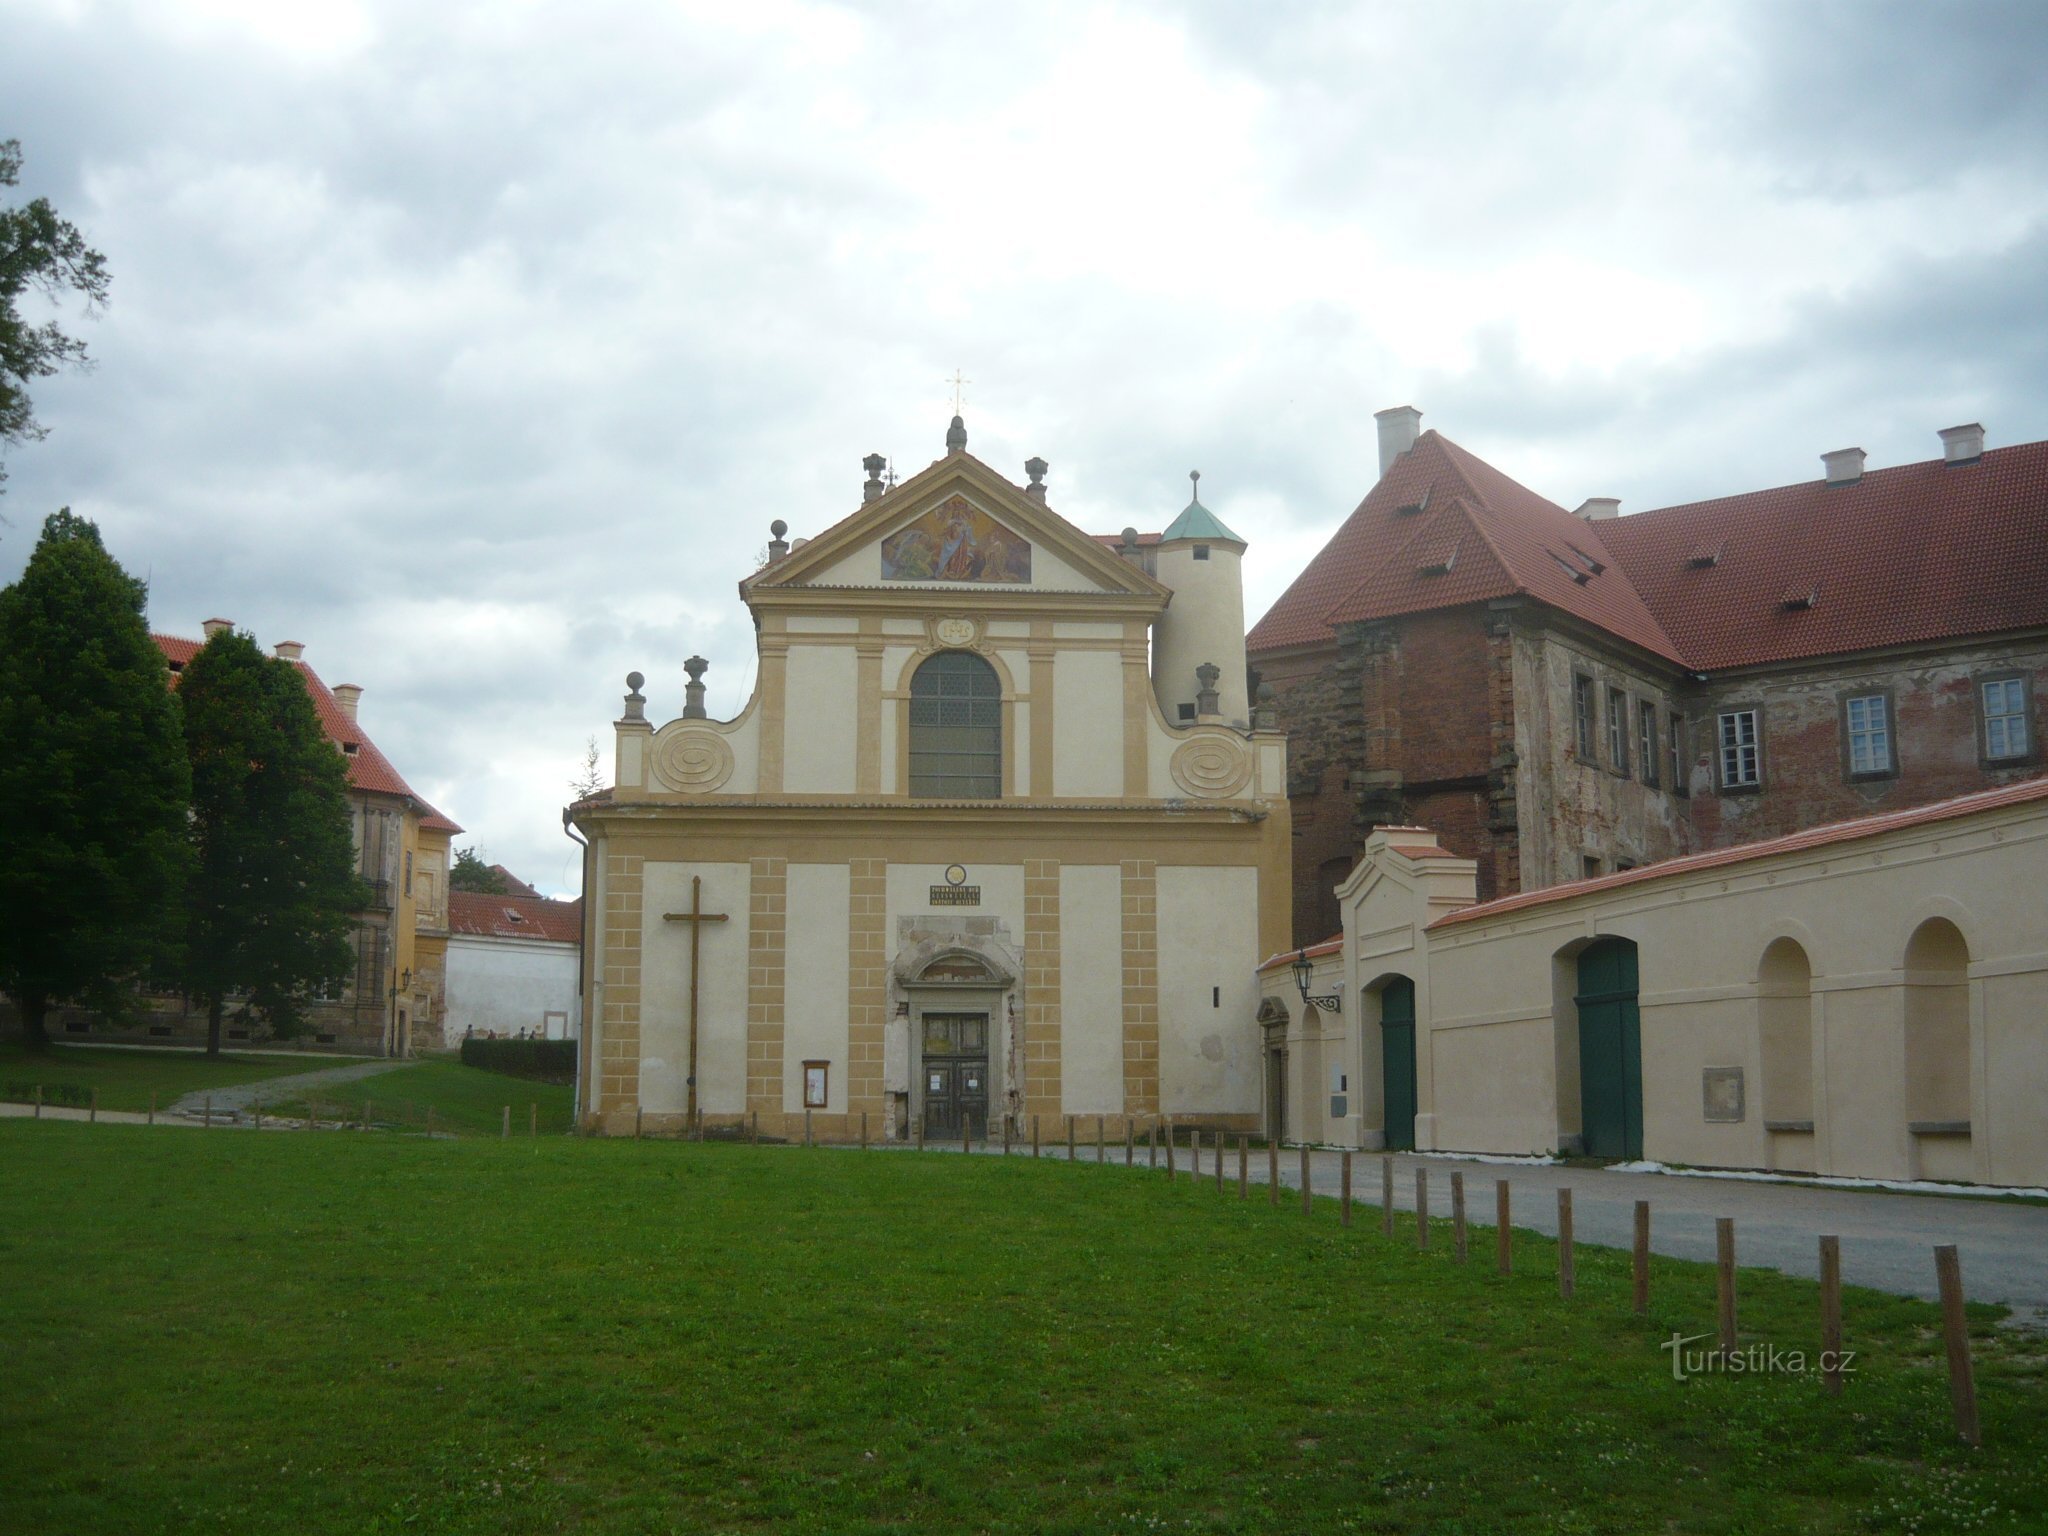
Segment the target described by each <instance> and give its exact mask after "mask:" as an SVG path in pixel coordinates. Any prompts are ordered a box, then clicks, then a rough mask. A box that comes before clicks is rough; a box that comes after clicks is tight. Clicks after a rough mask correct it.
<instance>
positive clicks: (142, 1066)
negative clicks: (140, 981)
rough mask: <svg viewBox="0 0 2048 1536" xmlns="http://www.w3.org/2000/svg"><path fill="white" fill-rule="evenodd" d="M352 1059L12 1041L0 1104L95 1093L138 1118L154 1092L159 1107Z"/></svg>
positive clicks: (81, 1099)
mask: <svg viewBox="0 0 2048 1536" xmlns="http://www.w3.org/2000/svg"><path fill="white" fill-rule="evenodd" d="M354 1059H355V1058H353V1057H346V1056H341V1057H337V1056H329V1055H326V1054H324V1053H322V1052H315V1051H308V1052H307V1053H306V1054H305V1055H303V1056H236V1055H233V1054H231V1053H226V1052H224V1053H222V1054H221V1055H220V1056H218V1057H213V1058H209V1057H208V1056H207V1054H206V1053H205V1052H204V1051H130V1050H121V1049H119V1048H107V1049H100V1048H98V1047H91V1048H85V1047H80V1046H75V1045H52V1046H51V1047H50V1048H49V1049H48V1050H46V1051H30V1050H27V1049H26V1048H24V1047H23V1046H21V1045H20V1044H18V1043H15V1042H13V1041H0V1099H10V1100H13V1101H14V1102H15V1103H17V1104H19V1103H26V1102H27V1101H29V1100H30V1099H32V1098H34V1096H35V1090H36V1086H37V1084H41V1085H42V1088H43V1102H44V1103H46V1104H64V1103H75V1104H77V1105H79V1106H80V1107H83V1106H84V1105H86V1104H87V1103H89V1102H90V1099H91V1094H92V1090H93V1089H95V1088H97V1089H99V1091H100V1108H101V1109H128V1110H134V1111H135V1112H136V1113H138V1114H139V1113H141V1112H142V1111H144V1110H146V1109H148V1108H149V1096H150V1094H151V1093H154V1094H155V1095H156V1103H157V1108H159V1109H162V1108H164V1107H166V1106H167V1105H169V1104H170V1102H171V1101H172V1100H173V1099H176V1098H179V1097H181V1096H182V1095H184V1094H188V1093H196V1092H200V1091H202V1090H204V1089H207V1088H232V1087H234V1086H236V1085H237V1084H240V1083H254V1082H260V1081H261V1080H263V1079H264V1078H269V1077H285V1076H288V1075H290V1074H291V1073H294V1072H316V1071H318V1070H319V1069H320V1068H322V1067H334V1066H342V1065H345V1064H347V1063H348V1062H349V1061H352V1060H354Z"/></svg>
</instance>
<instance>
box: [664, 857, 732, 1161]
mask: <svg viewBox="0 0 2048 1536" xmlns="http://www.w3.org/2000/svg"><path fill="white" fill-rule="evenodd" d="M661 920H662V921H663V922H664V923H688V924H689V925H690V1112H689V1116H690V1117H689V1124H691V1125H695V1124H696V1123H697V972H698V970H699V968H700V956H701V954H702V951H701V950H700V949H699V947H698V945H699V940H700V937H701V935H702V934H703V932H704V925H705V924H706V923H722V922H724V921H725V920H726V914H725V913H723V912H706V911H705V910H704V877H703V876H701V875H692V876H690V910H689V911H687V912H664V913H662V914H661Z"/></svg>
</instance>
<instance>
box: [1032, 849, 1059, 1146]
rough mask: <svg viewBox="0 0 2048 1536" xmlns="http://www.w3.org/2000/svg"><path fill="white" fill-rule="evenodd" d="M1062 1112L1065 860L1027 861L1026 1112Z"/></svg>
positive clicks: (1044, 1113) (1041, 1113)
mask: <svg viewBox="0 0 2048 1536" xmlns="http://www.w3.org/2000/svg"><path fill="white" fill-rule="evenodd" d="M1059 1112H1060V863H1059V860H1058V859H1026V860H1025V861H1024V1113H1025V1114H1027V1115H1045V1116H1057V1115H1058V1114H1059Z"/></svg>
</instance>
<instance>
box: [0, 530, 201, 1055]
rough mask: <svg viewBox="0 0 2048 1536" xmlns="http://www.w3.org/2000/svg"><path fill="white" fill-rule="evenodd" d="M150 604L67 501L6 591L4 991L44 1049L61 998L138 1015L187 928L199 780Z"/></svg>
mask: <svg viewBox="0 0 2048 1536" xmlns="http://www.w3.org/2000/svg"><path fill="white" fill-rule="evenodd" d="M143 599H144V591H143V585H142V583H141V582H139V581H137V580H136V579H135V578H134V577H132V576H130V575H129V574H128V573H127V572H126V571H124V570H122V569H121V567H120V564H119V563H118V562H117V561H115V559H114V558H113V556H111V555H109V554H108V553H107V551H106V548H105V546H104V545H102V544H101V542H100V535H99V530H98V529H97V528H95V527H94V526H93V525H92V524H91V523H90V522H89V521H87V520H86V519H85V518H82V517H78V516H75V515H74V514H73V513H72V511H71V509H70V508H68V507H67V508H65V509H64V510H63V511H61V512H58V513H56V514H55V515H54V516H52V517H51V518H50V519H49V520H48V521H47V522H46V523H44V524H43V534H42V538H41V539H40V540H38V541H37V544H36V548H35V553H34V554H33V555H31V556H30V557H29V562H28V566H27V568H26V569H25V570H23V572H22V573H21V579H20V580H19V581H17V582H16V583H15V584H14V585H13V586H11V587H9V588H7V589H6V590H5V591H4V592H0V988H4V989H5V990H6V992H7V993H8V994H9V995H10V996H12V997H13V999H14V1001H15V1004H16V1006H17V1007H18V1008H19V1009H20V1010H21V1016H22V1023H23V1025H24V1027H25V1029H26V1032H27V1035H28V1039H29V1043H30V1044H31V1045H32V1046H37V1047H40V1046H42V1045H43V1044H45V1043H46V1042H47V1038H48V1037H47V1034H46V1031H45V1028H44V1019H45V1017H46V1015H47V1013H48V1010H49V1008H50V1006H51V1005H52V1004H53V1003H62V1002H81V1003H87V1004H90V1005H92V1006H94V1007H98V1008H103V1009H106V1010H107V1011H109V1012H121V1011H123V1010H124V1009H125V1008H126V1007H127V1006H128V1005H129V1004H130V1003H131V1002H132V1000H133V983H134V982H135V981H136V980H138V979H140V978H142V977H143V976H144V975H146V974H147V973H148V972H149V971H150V970H151V969H153V968H158V967H161V966H163V965H165V964H166V962H167V961H168V960H169V959H170V950H171V946H172V944H173V942H174V940H175V937H176V934H177V932H178V928H179V923H180V912H179V907H178V902H179V896H180V893H181V888H182V885H183V882H184V877H185V873H186V868H187V862H188V854H189V850H188V848H187V844H186V833H185V812H186V805H187V800H188V795H189V791H190V787H191V785H190V778H189V774H188V772H187V768H186V760H185V746H184V742H183V740H182V739H181V736H180V733H179V728H178V703H177V700H176V699H175V698H174V697H173V696H172V693H171V690H170V681H171V675H170V672H169V670H168V668H167V666H166V664H165V661H164V657H163V653H162V652H161V651H159V650H158V649H157V647H156V643H155V642H154V641H153V640H151V639H150V637H149V626H148V624H147V623H146V622H145V621H144V618H143Z"/></svg>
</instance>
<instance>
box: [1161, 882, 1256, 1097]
mask: <svg viewBox="0 0 2048 1536" xmlns="http://www.w3.org/2000/svg"><path fill="white" fill-rule="evenodd" d="M1158 880H1159V1107H1160V1110H1161V1112H1162V1113H1164V1114H1168V1115H1174V1114H1185V1113H1190V1112H1196V1111H1199V1112H1205V1113H1223V1114H1250V1113H1253V1112H1255V1111H1256V1110H1257V1109H1258V1107H1259V1097H1258V1089H1259V1058H1258V1050H1259V1038H1258V1036H1259V1030H1258V1024H1257V1018H1258V1012H1259V984H1258V976H1257V974H1256V970H1255V968H1256V967H1257V965H1258V963H1259V961H1260V960H1261V959H1263V958H1264V957H1263V956H1262V955H1260V954H1259V953H1258V934H1257V931H1256V925H1255V924H1254V923H1253V921H1252V920H1251V918H1252V914H1254V913H1256V912H1257V911H1258V892H1259V875H1258V871H1257V870H1256V869H1252V868H1248V867H1246V868H1235V869H1233V868H1192V867H1187V866H1180V865H1165V864H1162V865H1160V866H1159V868H1158Z"/></svg>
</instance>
